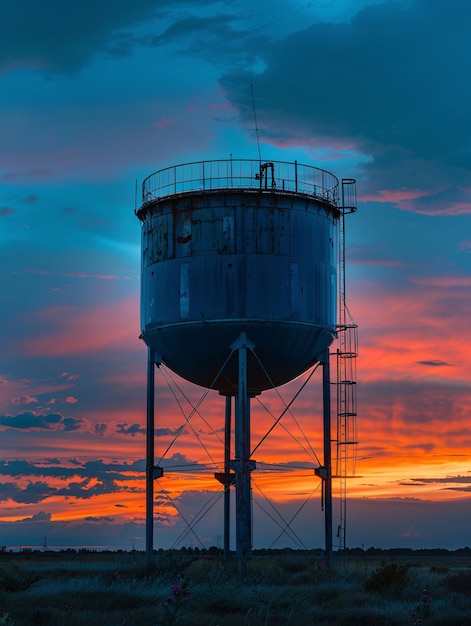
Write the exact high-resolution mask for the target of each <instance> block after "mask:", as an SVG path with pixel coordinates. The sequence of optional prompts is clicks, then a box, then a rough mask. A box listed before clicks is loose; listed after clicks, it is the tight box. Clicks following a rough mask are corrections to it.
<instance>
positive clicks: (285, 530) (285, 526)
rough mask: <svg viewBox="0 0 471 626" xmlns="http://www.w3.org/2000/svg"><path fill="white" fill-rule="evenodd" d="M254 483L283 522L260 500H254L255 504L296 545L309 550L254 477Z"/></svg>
mask: <svg viewBox="0 0 471 626" xmlns="http://www.w3.org/2000/svg"><path fill="white" fill-rule="evenodd" d="M252 483H253V484H254V485H255V487H256V488H257V489H258V491H259V492H260V494H261V495H262V496H263V497H264V499H265V500H266V501H267V503H268V504H269V505H270V507H271V508H272V509H273V510H274V511H275V513H276V514H277V515H278V517H279V518H280V519H281V522H282V524H283V525H282V524H281V523H280V522H279V521H278V520H277V519H276V518H275V517H274V516H273V515H271V514H270V513H269V512H268V511H267V510H265V509H264V508H263V506H262V505H261V504H260V502H257V500H254V502H255V504H256V505H257V506H258V507H259V508H260V509H261V510H262V511H263V512H264V513H265V514H266V515H268V517H269V518H270V519H271V520H272V521H273V522H275V524H276V525H277V526H279V527H280V528H281V529H282V533H281V534H286V535H288V537H290V539H292V540H293V541H294V542H295V543H296V545H297V546H298V547H299V548H301V549H303V550H307V548H306V546H305V545H304V543H303V542H302V540H301V539H300V538H299V537H298V535H297V534H296V533H295V532H294V530H293V529H292V528H291V527H290V525H289V522H287V521H286V520H285V519H284V517H283V516H282V515H281V513H280V512H279V511H278V509H277V508H276V507H275V506H274V504H273V503H272V502H271V500H270V499H269V498H268V497H267V496H266V495H265V493H264V492H263V490H262V488H261V487H260V485H259V484H258V483H257V482H256V481H255V480H253V479H252Z"/></svg>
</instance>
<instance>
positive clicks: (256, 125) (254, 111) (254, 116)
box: [250, 83, 262, 163]
mask: <svg viewBox="0 0 471 626" xmlns="http://www.w3.org/2000/svg"><path fill="white" fill-rule="evenodd" d="M250 91H251V92H252V108H253V118H254V121H255V134H256V135H257V148H258V160H259V161H260V163H261V162H262V155H261V153H260V139H259V136H258V124H257V112H256V110H255V98H254V95H253V84H252V83H250Z"/></svg>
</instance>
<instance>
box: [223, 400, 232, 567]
mask: <svg viewBox="0 0 471 626" xmlns="http://www.w3.org/2000/svg"><path fill="white" fill-rule="evenodd" d="M231 412H232V397H231V396H230V395H229V394H228V395H227V396H226V415H225V424H224V474H225V480H226V482H225V483H224V560H225V561H226V562H227V561H228V560H229V554H230V535H231V532H230V531H231V482H230V462H231Z"/></svg>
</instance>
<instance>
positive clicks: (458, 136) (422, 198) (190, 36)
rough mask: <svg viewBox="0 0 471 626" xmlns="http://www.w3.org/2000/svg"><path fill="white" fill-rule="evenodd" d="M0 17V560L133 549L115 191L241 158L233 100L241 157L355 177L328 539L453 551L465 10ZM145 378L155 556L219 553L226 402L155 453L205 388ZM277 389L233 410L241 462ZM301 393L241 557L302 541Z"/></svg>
mask: <svg viewBox="0 0 471 626" xmlns="http://www.w3.org/2000/svg"><path fill="white" fill-rule="evenodd" d="M4 4H5V6H3V8H2V19H1V20H0V241H1V246H0V254H1V263H0V302H1V309H0V311H1V325H0V346H1V352H0V450H1V455H0V545H5V546H8V547H11V548H15V549H16V548H18V546H21V545H23V546H25V545H43V543H44V542H45V541H46V543H47V545H48V546H51V547H53V546H66V547H67V546H74V547H76V546H78V547H80V546H99V547H110V548H113V549H114V548H123V549H126V550H129V549H131V548H136V549H139V550H142V549H144V546H145V526H144V516H145V492H144V488H145V481H144V469H145V462H144V455H145V403H146V391H145V386H146V358H147V357H146V348H145V346H144V344H143V343H142V341H140V340H139V334H140V324H139V281H140V223H139V221H138V220H137V219H136V217H135V215H134V208H135V187H136V180H137V181H138V183H139V184H140V182H141V181H142V179H143V178H145V177H146V176H147V175H148V174H150V173H151V172H153V171H156V170H159V169H162V168H164V167H167V166H170V165H174V164H179V163H186V162H189V161H199V160H210V159H227V158H229V156H230V155H232V156H233V157H234V158H236V159H237V158H248V159H257V158H258V150H257V142H256V133H255V131H254V118H253V111H252V108H251V102H252V100H251V88H250V85H251V84H252V85H253V89H254V95H255V101H256V113H257V120H258V126H259V137H260V148H261V153H262V158H263V159H265V160H282V161H294V160H298V161H299V162H300V163H305V164H308V165H313V166H315V167H321V168H324V169H327V170H329V171H331V172H332V173H333V174H335V175H336V176H338V177H339V178H342V177H348V178H355V179H357V190H358V212H357V213H356V214H354V215H351V216H348V217H347V218H346V219H347V223H346V238H347V298H348V304H349V308H350V310H351V312H352V315H353V317H354V319H355V322H356V323H357V324H358V327H359V340H360V355H359V358H358V431H359V440H360V445H359V448H358V461H357V476H356V478H354V479H351V480H350V481H349V486H348V492H349V498H348V521H347V544H348V545H349V546H350V547H356V546H362V545H363V546H365V547H369V546H376V547H384V548H387V547H413V548H433V547H443V548H449V549H456V548H459V547H464V546H467V545H470V544H471V533H470V531H469V527H470V524H469V520H470V518H471V466H470V448H471V429H470V414H471V385H470V381H471V374H470V372H471V324H470V321H469V320H470V311H471V229H470V226H471V218H470V215H471V197H470V192H471V177H470V172H471V116H470V114H469V112H470V110H471V83H470V80H469V67H470V64H471V46H470V40H469V25H470V24H471V3H470V2H469V0H452V1H451V2H444V1H443V0H386V1H385V2H378V1H375V0H325V1H323V2H314V1H312V2H310V1H308V0H305V1H302V0H277V1H276V2H273V1H271V2H269V1H267V0H259V1H258V2H253V0H235V1H234V2H230V3H228V2H220V1H214V2H213V1H212V0H192V2H186V1H184V0H158V1H157V0H132V1H131V0H124V1H122V2H114V1H112V0H99V1H97V0H80V1H79V2H76V3H68V2H63V1H62V0H43V2H37V0H16V1H15V2H10V3H4ZM334 349H335V346H334ZM168 381H170V383H171V384H170V385H169V384H168ZM156 383H157V391H156V433H155V434H156V460H158V459H159V458H160V457H161V456H162V455H164V453H166V454H165V458H164V459H163V460H162V465H163V466H164V467H167V468H168V470H167V472H166V474H165V475H164V477H163V478H162V479H160V480H159V482H158V483H157V484H156V503H157V504H156V510H155V516H156V524H155V547H157V548H159V547H164V548H168V547H171V546H176V547H181V546H182V545H186V546H200V547H201V546H202V545H204V546H206V547H208V546H210V545H218V544H221V536H222V528H223V525H222V498H221V492H220V490H218V487H219V485H218V483H217V482H216V481H215V480H214V478H213V473H214V472H215V471H218V466H219V467H220V466H221V462H222V457H223V449H222V444H221V440H220V438H221V437H222V436H223V435H222V428H223V423H224V400H223V398H221V397H220V396H219V395H218V394H217V393H215V392H211V393H209V394H207V396H206V397H205V398H204V400H203V402H202V404H201V406H200V408H199V414H198V415H195V417H194V418H193V419H192V420H191V422H190V425H188V426H187V427H186V428H185V434H184V436H182V437H181V438H179V439H178V440H177V441H176V442H175V443H174V444H173V446H172V447H170V449H169V450H168V452H166V450H167V448H168V446H169V445H170V444H171V443H172V441H173V439H174V435H175V433H176V432H177V429H178V428H179V427H180V426H181V425H182V424H183V423H184V422H185V419H186V417H187V416H188V414H189V413H190V412H191V408H190V402H192V403H194V404H196V403H197V402H199V400H200V399H201V397H202V396H203V394H204V389H202V388H198V387H194V386H191V385H189V384H188V383H185V382H184V381H182V380H179V379H177V377H176V376H175V375H174V374H172V372H171V371H169V370H162V371H157V372H156ZM301 384H302V380H297V381H294V382H292V383H290V384H289V385H286V386H284V387H282V388H280V389H279V390H278V392H274V391H270V392H267V393H263V394H262V396H261V397H260V398H258V399H255V400H254V401H253V418H252V420H253V431H252V444H253V447H255V445H256V444H257V443H258V442H259V441H260V440H261V439H262V437H263V435H264V434H265V433H266V431H267V430H268V429H269V428H270V426H271V424H272V423H273V419H274V417H273V416H275V418H276V416H277V415H279V413H280V412H281V410H282V409H283V403H287V402H289V401H290V399H291V398H292V396H293V395H294V394H295V393H296V391H297V390H298V389H299V387H300V385H301ZM321 388H322V385H321V375H320V371H318V372H316V373H315V374H314V376H313V378H312V381H311V382H310V384H309V385H308V386H307V387H306V388H305V389H304V390H303V391H302V393H301V394H300V397H299V399H298V401H297V402H296V403H295V405H294V407H293V416H290V415H288V416H287V417H286V419H285V418H283V420H282V422H281V423H282V426H278V427H277V428H275V429H274V431H273V433H272V434H271V435H270V437H268V438H267V440H266V441H264V442H263V444H262V445H261V446H260V447H259V448H258V449H257V451H256V452H255V454H254V458H255V459H256V461H257V464H258V469H257V471H256V472H254V474H253V479H254V485H253V494H254V546H255V547H268V546H272V545H273V547H284V546H285V545H288V546H291V547H314V548H316V547H323V545H324V537H323V513H322V511H321V502H320V486H319V480H318V479H317V478H316V477H315V476H314V475H313V471H312V467H313V464H315V458H316V455H317V457H318V458H319V460H320V461H322V456H323V451H322V416H321V397H320V395H321ZM174 396H176V397H177V400H176V399H175V397H174ZM267 409H270V412H271V413H270V412H269V411H267ZM303 433H304V434H306V438H307V439H308V441H309V443H310V445H311V446H312V450H311V449H310V448H309V446H307V444H306V441H305V439H304V438H303ZM199 441H203V442H204V444H205V447H203V446H202V445H201V444H200V443H199ZM300 442H303V445H302V446H301V445H300ZM313 459H314V460H313ZM280 464H285V468H284V471H275V470H276V467H275V466H276V465H280ZM286 464H290V466H288V467H287V466H286ZM288 470H289V471H288ZM177 509H178V511H180V513H181V515H177ZM201 512H206V514H205V515H204V516H202V519H201V521H199V522H198V524H196V526H195V528H194V532H192V531H189V529H188V527H187V525H186V523H185V520H186V521H189V520H191V519H193V518H194V516H200V515H201ZM334 514H335V515H337V502H335V504H334ZM289 521H291V522H292V523H291V527H292V529H293V531H294V533H295V539H293V536H291V537H288V536H287V535H286V534H285V535H283V536H281V537H279V535H280V533H282V529H283V528H284V527H285V525H286V522H289Z"/></svg>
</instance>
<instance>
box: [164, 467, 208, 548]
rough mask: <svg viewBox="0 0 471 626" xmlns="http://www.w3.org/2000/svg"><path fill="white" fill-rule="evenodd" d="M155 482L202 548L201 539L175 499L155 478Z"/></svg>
mask: <svg viewBox="0 0 471 626" xmlns="http://www.w3.org/2000/svg"><path fill="white" fill-rule="evenodd" d="M157 484H158V485H159V487H160V488H161V489H162V492H163V493H164V494H165V495H166V497H167V498H168V500H169V501H170V503H171V504H172V506H173V507H175V510H176V511H177V513H178V515H180V517H181V518H182V520H183V521H184V522H185V524H186V526H187V527H188V532H192V533H193V535H194V536H195V539H196V541H197V542H198V543H199V544H200V545H201V547H202V548H204V545H203V542H202V541H201V539H200V538H199V537H198V535H197V534H196V533H195V531H194V530H193V528H192V526H191V524H190V523H189V522H187V520H186V518H185V516H184V515H183V513H182V512H181V511H180V509H179V508H178V506H177V504H176V502H175V500H174V499H173V498H172V497H171V495H170V494H169V493H168V491H167V490H166V489H164V488H163V487H162V485H161V484H160V481H159V480H158V479H157Z"/></svg>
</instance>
